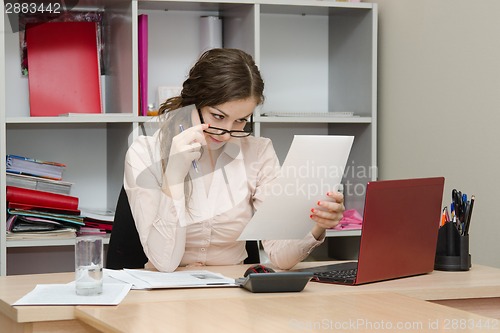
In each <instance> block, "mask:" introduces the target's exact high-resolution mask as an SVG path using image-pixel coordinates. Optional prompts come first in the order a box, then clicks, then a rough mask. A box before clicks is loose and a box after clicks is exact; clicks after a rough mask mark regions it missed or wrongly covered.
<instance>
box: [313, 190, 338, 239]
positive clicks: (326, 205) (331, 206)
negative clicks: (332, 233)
mask: <svg viewBox="0 0 500 333" xmlns="http://www.w3.org/2000/svg"><path fill="white" fill-rule="evenodd" d="M344 211H345V207H344V195H343V194H342V193H340V192H328V193H327V194H326V198H325V199H323V200H319V201H318V202H317V206H316V207H314V208H312V209H311V216H310V218H311V219H312V220H313V221H315V222H316V225H315V226H314V228H313V235H314V237H315V238H316V239H319V238H320V237H321V235H322V234H323V232H324V231H325V229H331V228H334V227H335V226H336V225H337V224H339V222H340V220H341V219H342V217H343V213H344Z"/></svg>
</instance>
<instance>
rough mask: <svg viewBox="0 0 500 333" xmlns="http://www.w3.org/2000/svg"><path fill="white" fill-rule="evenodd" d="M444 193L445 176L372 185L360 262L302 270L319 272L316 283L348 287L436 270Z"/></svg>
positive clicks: (366, 212) (367, 205) (373, 183)
mask: <svg viewBox="0 0 500 333" xmlns="http://www.w3.org/2000/svg"><path fill="white" fill-rule="evenodd" d="M443 190H444V178H443V177H436V178H418V179H403V180H383V181H373V182H369V183H368V184H367V187H366V197H365V208H364V214H363V224H362V230H361V239H360V248H359V255H358V261H357V262H355V261H353V262H347V263H339V264H332V265H324V266H318V267H311V268H305V269H300V270H299V271H304V272H312V273H314V276H313V279H312V280H313V281H318V282H325V283H341V284H349V285H359V284H364V283H370V282H376V281H383V280H390V279H396V278H402V277H407V276H414V275H419V274H425V273H429V272H431V271H432V270H433V269H434V257H435V255H436V245H437V236H438V229H439V221H440V217H441V205H442V199H443ZM333 241H335V240H333Z"/></svg>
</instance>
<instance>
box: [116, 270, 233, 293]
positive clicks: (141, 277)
mask: <svg viewBox="0 0 500 333" xmlns="http://www.w3.org/2000/svg"><path fill="white" fill-rule="evenodd" d="M106 273H107V274H108V275H109V276H110V277H112V278H114V279H117V280H120V281H123V282H126V283H132V284H133V286H132V289H159V288H200V287H236V286H237V285H236V284H235V282H234V279H231V278H228V277H225V276H223V275H221V274H219V273H213V272H210V271H206V270H197V271H179V272H172V273H164V272H157V271H148V270H143V269H124V270H106Z"/></svg>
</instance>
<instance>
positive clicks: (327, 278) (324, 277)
mask: <svg viewBox="0 0 500 333" xmlns="http://www.w3.org/2000/svg"><path fill="white" fill-rule="evenodd" d="M357 273H358V269H357V268H352V269H346V270H340V271H329V272H316V273H314V278H315V279H316V280H317V281H320V282H342V283H350V282H354V280H355V279H356V274H357Z"/></svg>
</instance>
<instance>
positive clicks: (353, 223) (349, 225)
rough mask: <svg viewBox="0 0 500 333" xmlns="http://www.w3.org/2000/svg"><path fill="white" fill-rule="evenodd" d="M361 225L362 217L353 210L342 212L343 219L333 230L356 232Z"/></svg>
mask: <svg viewBox="0 0 500 333" xmlns="http://www.w3.org/2000/svg"><path fill="white" fill-rule="evenodd" d="M362 223H363V216H361V214H359V213H358V211H357V210H355V209H349V210H346V211H345V212H344V217H342V219H341V220H340V222H339V224H337V226H336V227H335V228H333V229H334V230H358V229H361V224H362Z"/></svg>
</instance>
